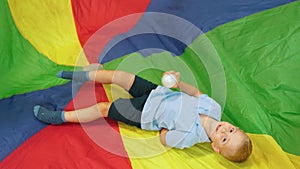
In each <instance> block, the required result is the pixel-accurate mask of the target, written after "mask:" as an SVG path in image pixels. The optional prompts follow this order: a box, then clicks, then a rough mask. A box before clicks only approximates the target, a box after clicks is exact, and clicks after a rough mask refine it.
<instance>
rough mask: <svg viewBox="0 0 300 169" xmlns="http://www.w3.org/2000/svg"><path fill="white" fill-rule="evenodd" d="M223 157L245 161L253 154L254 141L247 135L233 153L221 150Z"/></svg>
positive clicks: (235, 160)
mask: <svg viewBox="0 0 300 169" xmlns="http://www.w3.org/2000/svg"><path fill="white" fill-rule="evenodd" d="M220 153H221V154H222V155H223V157H225V158H226V159H228V160H230V161H233V162H238V163H240V162H243V161H245V160H247V158H248V157H249V156H250V155H251V153H252V142H251V139H250V138H249V137H248V136H247V139H245V140H244V142H243V143H241V144H240V145H239V146H238V147H237V148H236V150H235V151H233V152H231V153H225V152H220Z"/></svg>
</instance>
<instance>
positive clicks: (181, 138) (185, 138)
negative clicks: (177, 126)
mask: <svg viewBox="0 0 300 169" xmlns="http://www.w3.org/2000/svg"><path fill="white" fill-rule="evenodd" d="M197 142H198V139H197V137H196V135H193V134H192V133H189V132H184V131H177V130H170V131H168V132H167V134H166V144H167V145H168V146H170V147H176V148H179V149H184V148H188V147H191V146H193V145H195V144H196V143H197Z"/></svg>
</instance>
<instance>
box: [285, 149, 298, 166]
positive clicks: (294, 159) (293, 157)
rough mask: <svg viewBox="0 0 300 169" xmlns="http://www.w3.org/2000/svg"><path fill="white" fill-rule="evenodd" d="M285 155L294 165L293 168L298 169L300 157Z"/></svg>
mask: <svg viewBox="0 0 300 169" xmlns="http://www.w3.org/2000/svg"><path fill="white" fill-rule="evenodd" d="M286 154H287V156H288V157H289V158H290V160H291V161H292V163H293V164H294V166H295V168H300V156H296V155H294V154H289V153H286Z"/></svg>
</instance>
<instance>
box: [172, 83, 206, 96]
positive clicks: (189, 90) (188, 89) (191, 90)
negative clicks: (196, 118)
mask: <svg viewBox="0 0 300 169" xmlns="http://www.w3.org/2000/svg"><path fill="white" fill-rule="evenodd" d="M177 86H178V88H179V89H180V90H181V91H182V92H184V93H186V94H188V95H190V96H194V97H199V96H200V95H201V94H202V92H201V91H199V90H198V89H197V88H196V87H195V86H193V85H190V84H187V83H184V82H182V81H179V82H178V85H177Z"/></svg>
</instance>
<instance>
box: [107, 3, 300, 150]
mask: <svg viewBox="0 0 300 169" xmlns="http://www.w3.org/2000/svg"><path fill="white" fill-rule="evenodd" d="M299 9H300V2H294V3H290V4H287V5H284V6H281V7H278V8H274V9H270V10H267V11H264V12H261V13H257V14H255V15H251V16H247V17H245V18H242V19H240V20H236V21H233V22H230V23H227V24H224V25H222V26H219V27H217V28H216V29H214V30H212V31H210V32H208V33H206V36H199V37H198V38H197V39H196V40H195V41H194V42H193V43H192V44H191V45H190V46H189V47H188V48H187V49H186V50H185V52H184V53H183V55H182V56H179V57H172V56H171V55H170V54H169V53H167V52H164V53H160V54H153V55H151V56H148V57H146V58H144V57H143V56H141V55H140V54H138V53H133V54H130V55H127V56H125V57H122V58H119V59H116V60H114V61H112V62H109V63H106V64H105V65H104V68H105V69H120V70H125V71H129V72H131V73H135V74H138V75H140V76H142V77H144V78H146V79H148V80H151V81H153V82H156V83H158V84H161V82H160V77H161V74H162V72H163V71H165V70H171V69H173V70H176V71H180V72H181V74H182V76H181V77H182V80H183V81H186V82H189V83H191V84H194V85H196V86H197V87H198V88H199V89H200V90H202V91H203V92H204V93H208V94H209V95H210V96H212V97H213V98H214V99H216V100H217V101H218V102H221V105H222V106H223V107H224V112H223V116H222V119H223V120H225V121H229V122H231V123H233V124H235V125H237V126H239V127H240V128H241V129H243V130H244V131H246V132H251V133H257V134H269V135H271V136H273V137H274V138H275V140H276V141H277V142H278V143H279V144H280V145H281V147H282V148H283V150H284V151H286V152H288V153H292V154H295V155H300V147H299V146H297V143H299V142H300V136H299V133H300V123H299V122H300V104H299V100H300V87H299V86H300V79H299V75H298V72H299V71H300V66H299V65H298V64H299V63H300V55H299V53H300V48H299V46H300V10H299ZM207 37H208V38H209V40H210V42H211V43H210V42H209V40H207ZM213 47H214V48H215V49H216V51H217V53H218V57H219V59H220V61H221V65H219V63H218V62H217V61H216V60H214V59H215V56H214V55H215V52H214V51H213V50H214V49H213ZM209 51H211V52H209ZM201 58H206V59H208V62H205V61H203V60H202V59H201ZM204 63H205V64H204ZM214 66H215V69H216V70H219V72H223V71H224V72H225V83H223V81H222V80H220V81H219V82H218V81H217V80H212V79H215V78H214V77H222V74H220V75H217V74H218V72H217V71H215V72H214V71H208V68H209V67H214ZM216 83H219V84H216ZM218 86H223V89H224V88H225V91H220V89H222V87H219V89H218ZM216 88H217V89H216ZM218 90H219V92H220V93H221V95H222V93H225V98H226V100H225V101H226V102H224V104H222V102H223V100H222V96H221V97H220V96H218V95H215V96H214V95H213V91H218ZM224 105H225V106H224Z"/></svg>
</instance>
